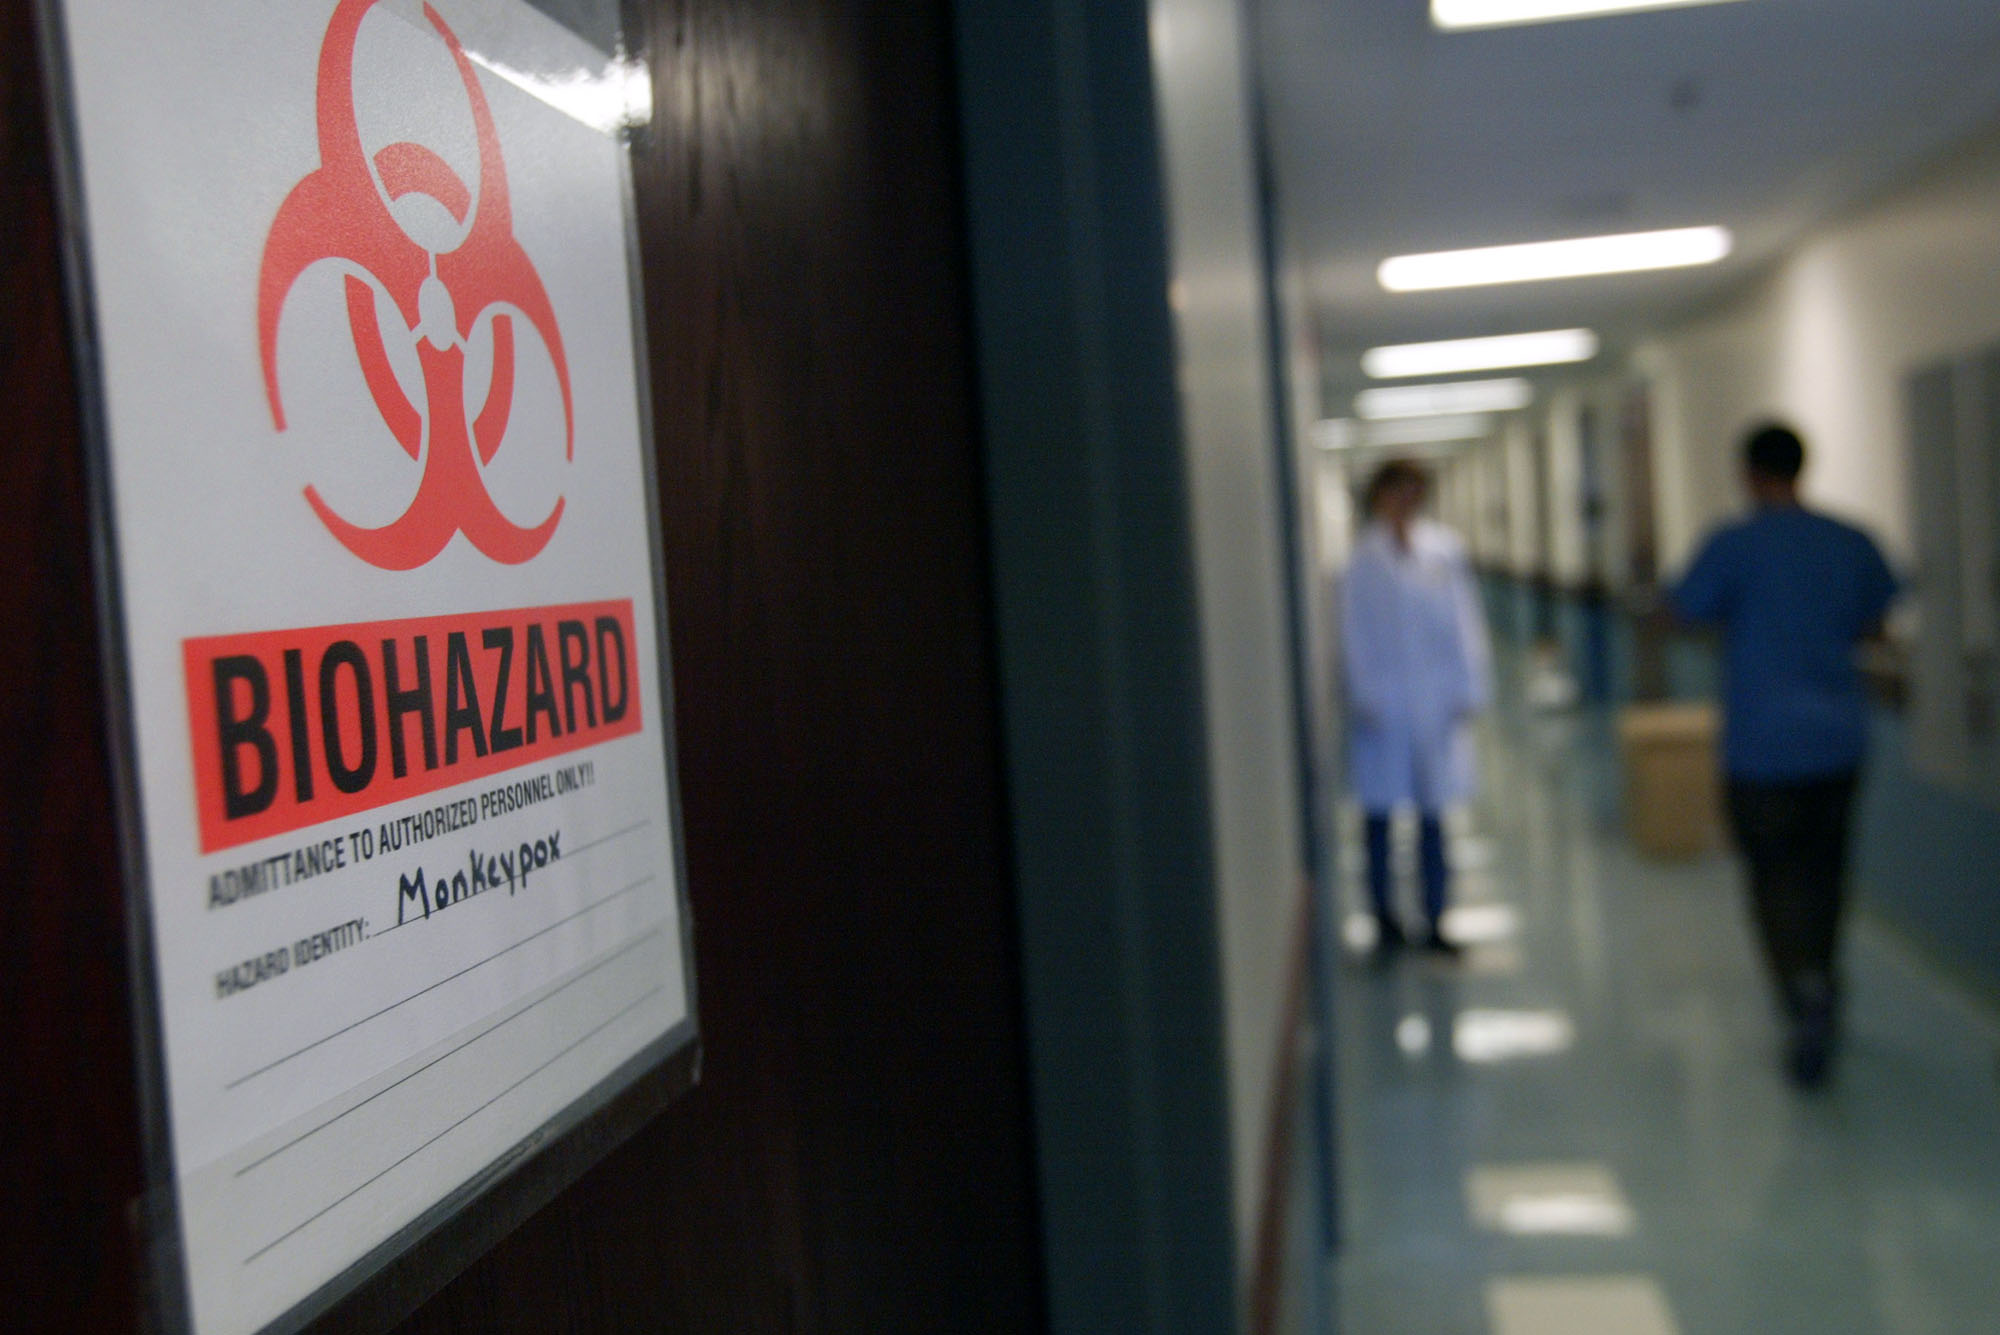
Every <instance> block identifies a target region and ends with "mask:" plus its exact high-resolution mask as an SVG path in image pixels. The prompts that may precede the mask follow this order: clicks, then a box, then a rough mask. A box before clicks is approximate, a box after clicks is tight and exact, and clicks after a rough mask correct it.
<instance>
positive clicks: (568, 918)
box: [223, 872, 653, 1089]
mask: <svg viewBox="0 0 2000 1335" xmlns="http://www.w3.org/2000/svg"><path fill="white" fill-rule="evenodd" d="M652 879H653V873H651V872H647V873H646V874H645V875H644V876H641V877H640V878H639V879H638V880H636V881H634V882H632V883H631V884H630V885H627V886H621V887H620V888H618V889H616V890H613V891H612V892H611V893H610V894H608V895H606V896H604V898H602V899H599V900H597V901H596V902H594V903H591V904H586V905H584V906H583V907H582V908H580V909H578V910H577V911H576V912H574V913H571V914H566V915H565V916H563V917H560V918H557V919H556V920H555V921H554V922H552V923H550V924H549V925H548V926H546V927H544V928H542V929H540V930H539V931H535V932H530V933H529V934H528V935H526V936H524V937H522V938H521V939H520V940H519V941H516V942H515V943H514V944H513V945H511V946H506V947H503V948H502V949H500V950H497V951H495V952H494V953H493V954H491V955H488V956H487V957H486V958H485V959H482V960H475V961H473V962H472V963H471V964H468V965H466V966H465V967H464V968H463V969H460V970H459V971H458V972H457V973H454V974H448V975H446V976H445V977H443V978H440V979H438V980H437V981H436V982H435V983H432V984H430V985H429V986H427V987H420V988H418V989H417V990H416V991H414V992H412V993H410V995H408V996H406V997H404V998H402V999H401V1000H400V1001H392V1002H390V1003H389V1004H388V1005H386V1006H384V1007H383V1008H382V1009H381V1010H378V1011H375V1012H374V1013H373V1014H369V1015H364V1016H362V1017H361V1018H360V1019H358V1020H356V1021H354V1022H353V1023H352V1024H345V1025H342V1026H341V1027H340V1028H338V1029H336V1030H334V1031H333V1032H332V1033H330V1034H326V1035H324V1036H322V1037H320V1038H316V1039H314V1040H313V1041H312V1042H310V1043H308V1044H306V1045H305V1046H304V1047H302V1048H295V1049H293V1050H292V1051H290V1052H288V1053H286V1054H285V1055H284V1056H282V1057H279V1058H277V1059H275V1060H273V1061H269V1062H266V1063H265V1064H264V1065H262V1066H259V1067H258V1068H257V1069H256V1070H254V1071H246V1072H244V1073H243V1074H242V1075H239V1076H237V1077H236V1078H235V1079H234V1080H231V1081H230V1082H229V1083H228V1084H226V1085H224V1086H223V1088H224V1089H235V1088H236V1087H237V1086H238V1085H242V1084H245V1083H247V1082H249V1081H251V1080H255V1079H256V1078H257V1077H258V1076H260V1075H264V1074H267V1073H268V1072H271V1071H275V1070H276V1069H277V1068H278V1067H280V1066H283V1065H284V1064H285V1063H286V1062H288V1061H290V1060H292V1058H294V1057H302V1056H304V1055H305V1054H306V1053H308V1052H311V1051H312V1050H313V1049H314V1048H316V1047H318V1046H320V1045H321V1044H322V1043H331V1042H332V1041H333V1040H334V1039H336V1038H339V1037H340V1036H341V1035H342V1034H345V1033H348V1032H350V1031H352V1030H355V1029H359V1028H360V1027H361V1026H362V1025H364V1024H367V1023H369V1022H370V1021H372V1020H379V1019H381V1018H382V1017H383V1016H384V1015H387V1014H388V1013H389V1012H390V1011H393V1010H395V1009H396V1008H397V1007H399V1006H407V1005H409V1004H410V1003H411V1002H412V1001H415V1000H416V999H417V998H418V997H421V996H423V995H424V994H426V993H428V992H434V991H436V990H437V989H438V988H440V987H443V986H444V985H445V984H446V983H449V982H452V981H453V980H454V979H458V978H463V977H465V975H467V974H469V973H471V972H472V971H473V970H474V969H479V968H484V967H485V966H486V965H488V964H491V963H493V961H495V960H497V959H499V958H501V957H502V956H503V955H510V954H512V953H513V952H514V951H517V950H519V949H520V948H521V947H522V946H525V945H527V944H528V943H529V942H530V941H533V940H535V939H537V938H538V937H543V936H547V935H548V934H549V933H550V932H553V931H554V930H555V929H556V928H558V927H561V926H562V925H563V924H564V923H568V922H574V921H576V920H577V919H578V918H581V917H582V916H583V915H584V914H586V913H593V912H595V911H597V910H598V909H601V908H603V907H604V906H605V905H606V904H609V903H610V902H611V901H612V900H614V899H617V898H619V897H620V896H622V895H629V894H631V893H632V892H633V891H634V890H637V889H638V888H639V887H640V886H642V885H645V884H647V883H648V882H650V881H651V880H652Z"/></svg>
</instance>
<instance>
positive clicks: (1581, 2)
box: [1431, 0, 1726, 32]
mask: <svg viewBox="0 0 2000 1335" xmlns="http://www.w3.org/2000/svg"><path fill="white" fill-rule="evenodd" d="M1723 3H1726V0H1431V25H1432V26H1433V27H1437V28H1443V29H1444V30H1445V31H1447V32H1451V31H1455V30H1459V29H1463V28H1501V27H1507V26H1510V25H1512V24H1516V23H1551V22H1554V21H1555V20H1557V19H1588V18H1596V17H1597V16H1598V15H1600V14H1626V13H1631V12H1633V11H1636V10H1641V9H1681V8H1685V7H1687V6H1690V5H1717V4H1723Z"/></svg>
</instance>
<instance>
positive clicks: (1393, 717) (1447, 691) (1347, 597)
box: [1340, 459, 1491, 954]
mask: <svg viewBox="0 0 2000 1335" xmlns="http://www.w3.org/2000/svg"><path fill="white" fill-rule="evenodd" d="M1429 490H1430V478H1429V475H1428V474H1426V473H1425V472H1424V470H1423V469H1422V468H1420V467H1419V466H1417V465H1416V464H1414V463H1410V462H1408V461H1407V460H1401V459H1398V460H1393V461H1391V462H1389V463H1386V464H1384V465H1383V466H1382V467H1381V468H1380V469H1379V470H1377V472H1376V473H1375V475H1374V477H1373V478H1372V479H1370V481H1369V484H1368V491H1367V495H1366V508H1367V511H1368V521H1369V522H1368V524H1367V527H1366V528H1365V529H1364V530H1363V532H1362V535H1361V537H1360V539H1359V541H1358V542H1357V543H1356V544H1355V549H1354V555H1353V558H1352V560H1351V561H1350V563H1349V565H1348V567H1347V573H1346V576H1345V578H1344V579H1343V581H1342V586H1341V600H1340V603H1341V605H1340V611H1341V617H1340V627H1341V634H1340V641H1341V652H1342V657H1343V660H1344V665H1345V668H1346V689H1347V704H1348V710H1347V717H1348V724H1349V726H1348V769H1349V780H1350V782H1351V783H1352V785H1353V790H1354V795H1355V797H1356V798H1357V799H1358V800H1359V801H1360V804H1361V809H1362V811H1363V813H1364V814H1365V816H1366V828H1367V842H1368V891H1369V896H1370V899H1371V900H1372V903H1373V907H1374V910H1375V920H1376V923H1377V926H1378V929H1379V931H1378V936H1377V942H1378V948H1379V949H1381V950H1383V951H1388V950H1393V949H1395V948H1396V947H1398V946H1401V945H1403V944H1405V942H1406V941H1407V940H1408V937H1407V936H1406V934H1405V933H1404V931H1403V928H1402V924H1401V923H1399V922H1398V921H1397V918H1396V915H1395V912H1394V909H1393V908H1392V907H1391V904H1390V894H1389V880H1390V875H1389V820H1390V817H1391V816H1392V815H1393V814H1394V812H1395V811H1396V809H1397V808H1399V807H1406V806H1414V807H1415V808H1416V811H1417V816H1418V822H1419V824H1418V849H1419V858H1418V860H1419V863H1420V867H1421V872H1422V882H1423V901H1424V917H1425V922H1424V926H1423V930H1422V932H1421V933H1420V935H1419V937H1418V940H1419V942H1420V943H1421V944H1422V945H1423V946H1424V947H1426V948H1427V949H1430V950H1435V951H1439V952H1442V953H1447V954H1449V953H1454V952H1455V950H1456V947H1455V946H1454V945H1453V944H1452V943H1451V942H1449V941H1448V940H1446V938H1445V937H1444V936H1443V935H1442V934H1441V933H1440V932H1439V930H1438V924H1439V921H1440V919H1441V918H1442V916H1443V914H1444V909H1445V902H1446V898H1447V894H1448V890H1449V881H1450V875H1451V873H1450V867H1449V865H1448V863H1447V861H1446V857H1445V844H1444V828H1443V824H1442V821H1441V817H1442V816H1443V814H1444V811H1445V809H1446V808H1447V807H1449V806H1452V805H1454V804H1457V803H1461V802H1464V801H1466V800H1467V799H1469V798H1470V797H1471V796H1472V794H1473V788H1474V783H1475V776H1474V759H1473V753H1472V737H1471V734H1470V730H1469V727H1468V724H1469V723H1470V721H1471V719H1472V718H1473V716H1474V715H1475V714H1477V713H1478V712H1479V711H1480V710H1482V709H1484V708H1485V707H1486V704H1487V701H1488V699H1489V697H1490V694H1491V687H1490V685H1489V675H1490V674H1489V656H1490V651H1489V648H1488V644H1487V637H1486V621H1485V617H1484V616H1483V615H1482V614H1481V613H1480V610H1479V601H1478V594H1477V593H1476V591H1475V590H1474V588H1473V584H1472V571H1471V566H1470V562H1469V561H1468V559H1467V556H1466V551H1465V544H1464V542H1463V541H1461V540H1460V538H1459V536H1458V535H1457V534H1456V533H1454V532H1452V531H1451V530H1450V529H1449V528H1446V527H1445V526H1444V525H1443V524H1440V523H1438V522H1436V521H1434V520H1431V519H1427V518H1424V517H1423V516H1422V515H1421V514H1419V511H1420V510H1421V509H1422V507H1423V503H1424V499H1425V497H1426V495H1427V494H1428V492H1429Z"/></svg>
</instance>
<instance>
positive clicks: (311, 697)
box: [49, 0, 694, 1333]
mask: <svg viewBox="0 0 2000 1335" xmlns="http://www.w3.org/2000/svg"><path fill="white" fill-rule="evenodd" d="M49 12H50V15H51V18H52V20H53V21H54V22H55V23H56V24H57V26H58V27H59V29H60V36H61V40H60V44H59V45H60V48H61V53H62V55H63V57H64V66H65V68H64V70H63V78H64V80H65V87H66V93H67V101H68V106H67V118H68V134H69V136H70V140H69V143H70V153H71V157H72V162H73V165H74V181H73V202H74V204H75V206H76V208H77V213H76V215H75V217H76V222H77V223H78V225H79V231H80V233H81V235H82V239H83V242H84V245H83V247H82V252H83V255H84V257H85V260H86V263H85V265H84V273H85V275H86V280H87V281H86V288H87V291H88V294H89V296H88V303H87V307H86V308H85V310H84V311H83V318H84V321H85V324H86V327H87V329H88V331H89V334H90V345H91V347H92V349H93V358H94V361H95V368H96V376H97V385H98V390H99V393H100V426H101V435H102V439H103V445H104V454H103V459H102V465H103V466H102V469H101V472H100V476H101V480H102V483H103V486H102V488H101V492H102V497H101V499H102V501H103V506H102V514H103V519H104V523H105V536H106V539H107V541H106V543H105V546H104V550H105V552H106V562H105V565H106V568H105V572H104V576H105V581H106V586H107V589H109V590H110V591H111V593H112V598H111V601H110V606H111V608H112V611H113V617H112V621H111V626H112V634H113V637H114V647H115V651H116V652H115V654H114V657H115V658H116V659H117V661H118V662H119V663H120V664H121V666H122V675H123V680H124V683H125V688H126V690H125V693H126V694H128V695H129V700H128V701H121V702H120V709H121V714H120V717H121V719H122V721H123V726H124V729H125V732H126V736H127V738H128V740H129V755H128V760H129V780H130V781H129V785H128V789H129V791H130V793H131V794H132V798H133V800H132V803H131V808H132V809H131V811H130V812H129V813H128V817H129V821H130V825H131V828H132V830H133V832H134V835H133V840H132V845H133V848H134V851H135V854H136V862H137V865H136V867H135V871H136V872H137V873H138V877H137V879H138V880H139V882H140V884H141V885H143V887H144V894H145V902H144V904H143V906H142V918H141V923H142V927H143V929H144V938H145V939H146V940H147V941H148V942H149V950H148V952H147V954H148V958H149V967H150V971H151V991H150V1006H151V1010H152V1016H151V1023H150V1025H149V1029H150V1030H151V1031H152V1032H153V1033H154V1034H155V1036H156V1039H157V1057H158V1059H159V1060H158V1062H157V1063H156V1064H157V1066H158V1067H159V1068H160V1071H161V1075H162V1080H163V1084H164V1091H163V1092H164V1097H163V1100H162V1106H163V1109H164V1113H165V1122H166V1125H165V1136H164V1146H165V1148H166V1149H167V1150H168V1152H169V1160H170V1169H171V1171H170V1174H169V1176H168V1181H167V1184H166V1186H165V1188H164V1189H165V1190H169V1191H170V1192H171V1193H172V1198H173V1199H172V1204H173V1207H174V1208H173V1210H172V1212H171V1214H172V1217H173V1219H174V1221H175V1229H174V1234H175V1238H174V1241H175V1242H176V1243H177V1247H178V1252H179V1254H180V1258H181V1259H180V1262H179V1268H180V1270H181V1272H182V1273H181V1275H180V1276H179V1280H180V1283H179V1286H178V1287H179V1289H180V1298H179V1301H178V1303H177V1304H176V1307H177V1308H178V1310H179V1315H180V1316H181V1317H182V1318H185V1319H186V1320H187V1321H188V1322H189V1323H191V1324H192V1326H193V1327H194V1328H195V1329H197V1330H199V1331H202V1332H225V1333H227V1332H242V1331H252V1330H257V1329H261V1328H263V1327H265V1326H267V1325H270V1324H272V1323H274V1322H281V1321H284V1320H285V1319H286V1318H287V1316H288V1314H289V1315H290V1316H291V1317H293V1318H294V1319H296V1317H297V1315H298V1314H299V1312H300V1311H301V1310H303V1309H301V1306H300V1305H301V1304H302V1303H304V1302H307V1300H309V1299H315V1298H316V1299H317V1300H320V1301H324V1300H325V1299H326V1298H327V1297H328V1295H329V1294H333V1293H337V1292H338V1291H339V1290H340V1289H341V1288H342V1286H343V1285H346V1284H351V1283H353V1282H356V1281H357V1280H358V1279H359V1278H361V1277H363V1272H365V1271H366V1270H367V1269H368V1268H369V1266H370V1265H372V1264H375V1263H377V1262H379V1261H380V1260H381V1259H382V1257H383V1254H384V1249H385V1247H388V1246H390V1245H392V1240H394V1239H397V1238H399V1237H400V1238H408V1237H410V1236H411V1235H412V1226H413V1225H417V1224H418V1223H419V1221H423V1220H426V1219H435V1218H436V1217H437V1216H438V1211H439V1208H440V1206H441V1205H449V1204H450V1203H452V1202H454V1201H462V1200H463V1199H466V1198H467V1196H468V1193H469V1192H470V1191H471V1190H473V1189H474V1187H475V1186H476V1185H477V1184H481V1183H484V1182H486V1181H489V1180H491V1179H492V1178H493V1177H494V1175H495V1172H496V1166H500V1167H502V1168H504V1166H505V1165H507V1164H509V1163H511V1162H513V1161H514V1160H515V1159H517V1158H519V1157H520V1155H521V1153H522V1150H523V1148H524V1147H526V1146H530V1145H532V1144H534V1143H535V1142H536V1138H537V1137H538V1136H539V1135H541V1134H542V1133H544V1132H545V1131H546V1130H547V1129H548V1128H549V1127H550V1126H551V1124H552V1123H553V1124H556V1125H565V1124H567V1123H566V1121H565V1119H568V1120H569V1121H573V1120H575V1118H576V1117H577V1116H580V1115H581V1113H580V1111H579V1110H580V1109H587V1108H588V1107H590V1106H594V1105H595V1104H596V1103H600V1102H601V1101H602V1100H603V1099H605V1098H607V1097H608V1096H609V1095H610V1094H611V1093H613V1092H615V1091H616V1090H617V1089H618V1088H620V1087H621V1086H622V1085H624V1084H626V1083H629V1082H630V1081H631V1080H633V1079H635V1078H636V1077H637V1076H638V1075H640V1074H643V1073H644V1072H646V1071H648V1070H651V1069H654V1068H655V1067H657V1066H658V1065H659V1064H660V1063H661V1062H663V1061H666V1060H668V1059H670V1058H672V1057H676V1056H681V1057H682V1058H683V1059H684V1058H685V1057H686V1056H687V1055H689V1054H691V1045H692V1043H693V1041H694V1015H693V1005H692V979H691V978H690V976H689V972H688V967H689V966H688V960H689V956H688V952H687V948H686V940H687V922H686V918H685V908H684V899H683V894H682V885H681V859H680V852H679V833H678V824H677V817H676V814H675V804H674V793H673V777H672V765H673V751H672V728H671V723H672V720H671V701H670V700H669V698H668V696H667V694H666V690H667V686H666V683H667V675H666V672H665V662H664V645H665V634H664V623H663V618H664V602H663V599H662V595H661V593H660V588H661V585H660V575H659V543H658V538H657V534H656V533H655V530H654V522H655V521H654V505H653V502H652V497H653V495H654V490H653V484H652V469H651V456H650V450H651V442H650V439H649V436H648V432H647V429H646V414H645V407H644V403H645V400H644V394H645V389H644V385H643V383H642V382H641V380H640V378H639V375H640V365H639V360H638V350H639V348H640V346H641V343H640V340H641V330H640V328H639V325H638V320H637V316H636V314H635V311H636V305H635V295H636V285H637V278H636V271H635V265H634V262H633V258H632V225H631V222H630V191H629V179H628V172H629V166H628V158H627V150H626V146H625V144H624V142H623V139H622V137H621V136H622V132H623V127H624V115H625V112H626V108H627V106H628V103H629V102H630V100H631V98H630V94H631V91H632V89H633V88H634V87H635V86H637V84H638V81H637V80H636V79H634V78H633V77H632V75H631V72H630V71H629V70H628V69H627V68H626V67H625V66H624V65H623V64H621V63H620V62H619V61H618V60H616V59H615V58H614V57H613V54H612V53H607V52H605V51H602V50H600V49H598V47H597V46H595V45H593V44H592V43H591V42H588V41H586V40H584V39H583V38H582V37H580V36H578V35H577V34H576V33H575V32H574V31H572V30H571V29H570V28H568V27H566V26H564V25H563V24H560V23H558V22H556V21H554V20H553V19H551V18H550V17H548V15H547V14H546V13H544V12H543V11H542V10H541V9H538V8H535V7H532V6H530V5H528V4H526V3H522V2H521V0H431V2H430V3H428V4H425V3H421V2H420V0H408V2H405V0H338V2H337V3H336V0H288V2H287V3H285V4H276V5H274V4H268V3H261V2H259V0H179V2H178V3H174V4H164V5H134V4H131V3H128V2H127V0H60V4H59V5H51V7H50V11H49Z"/></svg>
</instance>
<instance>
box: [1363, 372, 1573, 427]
mask: <svg viewBox="0 0 2000 1335" xmlns="http://www.w3.org/2000/svg"><path fill="white" fill-rule="evenodd" d="M1534 400H1535V387H1534V386H1533V385H1531V384H1529V383H1528V382H1527V381H1525V380H1522V379H1521V378H1519V377H1518V376H1516V377H1514V378H1512V379H1508V380H1457V381H1452V382H1450V383H1447V384H1442V385H1397V386H1395V387H1394V388H1390V389H1364V390H1362V391H1361V392H1360V393H1359V394H1357V395H1355V396H1354V411H1355V413H1356V414H1357V415H1359V416H1361V417H1365V418H1368V419H1369V420H1370V421H1380V420H1381V419H1383V418H1385V417H1437V416H1441V415H1443V414H1446V413H1504V412H1512V411H1513V410H1514V409H1516V408H1525V407H1527V406H1528V405H1529V404H1530V403H1533V402H1534Z"/></svg>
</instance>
